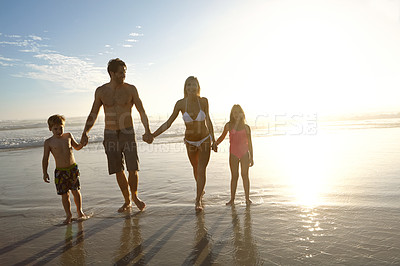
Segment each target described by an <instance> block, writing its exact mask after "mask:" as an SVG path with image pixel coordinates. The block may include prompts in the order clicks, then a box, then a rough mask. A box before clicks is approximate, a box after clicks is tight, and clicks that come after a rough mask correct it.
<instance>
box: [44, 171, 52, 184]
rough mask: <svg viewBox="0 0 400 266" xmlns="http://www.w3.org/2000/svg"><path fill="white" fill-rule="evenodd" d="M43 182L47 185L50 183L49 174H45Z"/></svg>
mask: <svg viewBox="0 0 400 266" xmlns="http://www.w3.org/2000/svg"><path fill="white" fill-rule="evenodd" d="M43 181H44V182H46V183H50V177H49V174H48V173H45V174H43Z"/></svg>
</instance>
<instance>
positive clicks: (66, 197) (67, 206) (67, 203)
mask: <svg viewBox="0 0 400 266" xmlns="http://www.w3.org/2000/svg"><path fill="white" fill-rule="evenodd" d="M61 201H62V204H63V207H64V210H65V215H66V216H67V218H66V219H65V221H64V222H63V223H64V224H69V223H71V221H72V213H71V202H70V201H69V191H68V192H67V193H64V194H62V195H61Z"/></svg>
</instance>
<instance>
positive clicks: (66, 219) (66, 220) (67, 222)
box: [63, 216, 72, 224]
mask: <svg viewBox="0 0 400 266" xmlns="http://www.w3.org/2000/svg"><path fill="white" fill-rule="evenodd" d="M71 222H72V216H67V218H65V220H64V222H63V224H70V223H71Z"/></svg>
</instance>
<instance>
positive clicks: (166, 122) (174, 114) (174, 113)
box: [153, 101, 180, 138]
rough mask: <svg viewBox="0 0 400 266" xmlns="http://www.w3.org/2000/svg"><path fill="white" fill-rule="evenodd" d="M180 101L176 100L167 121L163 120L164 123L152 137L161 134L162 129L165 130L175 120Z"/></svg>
mask: <svg viewBox="0 0 400 266" xmlns="http://www.w3.org/2000/svg"><path fill="white" fill-rule="evenodd" d="M179 107H180V101H177V102H176V104H175V107H174V111H173V112H172V114H171V116H170V117H169V118H168V120H167V121H165V122H164V124H162V125H161V126H160V127H159V128H158V129H157V130H156V131H155V132H154V133H153V137H154V138H155V137H157V136H159V135H161V134H162V133H163V132H164V131H166V130H167V129H168V128H170V126H171V125H172V123H173V122H174V121H175V119H176V117H177V116H178V114H179V110H180V108H179Z"/></svg>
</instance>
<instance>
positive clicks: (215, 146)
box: [211, 142, 218, 152]
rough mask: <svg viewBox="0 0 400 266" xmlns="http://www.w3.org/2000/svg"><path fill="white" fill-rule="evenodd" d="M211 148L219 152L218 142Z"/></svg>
mask: <svg viewBox="0 0 400 266" xmlns="http://www.w3.org/2000/svg"><path fill="white" fill-rule="evenodd" d="M211 148H212V150H213V151H215V152H218V144H217V142H213V144H212V145H211Z"/></svg>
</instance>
